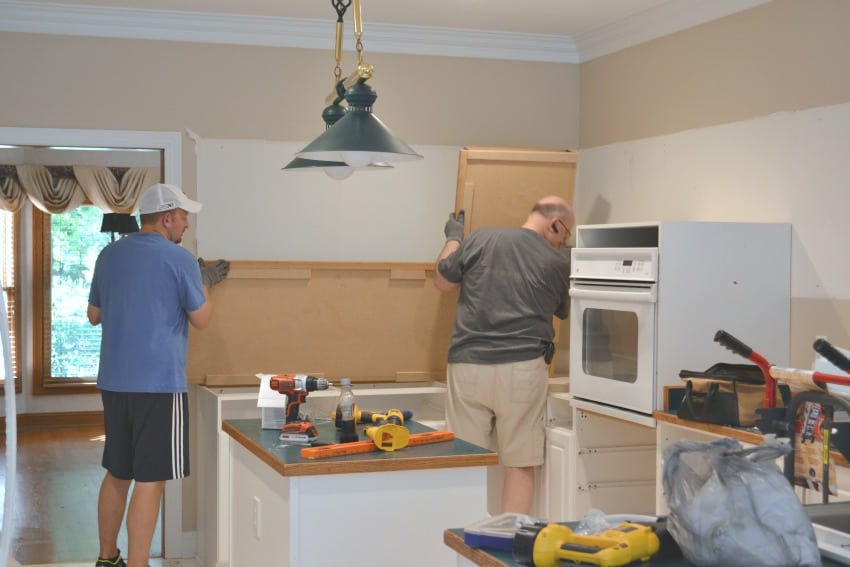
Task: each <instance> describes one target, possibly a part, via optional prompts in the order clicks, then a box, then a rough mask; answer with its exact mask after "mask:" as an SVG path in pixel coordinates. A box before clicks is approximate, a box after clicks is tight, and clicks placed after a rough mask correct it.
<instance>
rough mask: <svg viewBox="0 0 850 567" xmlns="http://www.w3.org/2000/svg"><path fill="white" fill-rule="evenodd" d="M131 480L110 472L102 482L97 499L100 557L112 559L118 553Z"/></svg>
mask: <svg viewBox="0 0 850 567" xmlns="http://www.w3.org/2000/svg"><path fill="white" fill-rule="evenodd" d="M130 482H131V481H129V480H121V479H118V478H115V477H114V476H112V473H110V472H108V471H107V473H106V475H104V477H103V482H102V483H101V484H100V494H99V496H98V499H97V532H98V537H99V539H100V557H102V558H104V559H111V558H112V557H115V556H116V555H118V532H119V531H121V522H122V521H123V520H124V509H125V508H126V507H127V492H128V491H129V489H130Z"/></svg>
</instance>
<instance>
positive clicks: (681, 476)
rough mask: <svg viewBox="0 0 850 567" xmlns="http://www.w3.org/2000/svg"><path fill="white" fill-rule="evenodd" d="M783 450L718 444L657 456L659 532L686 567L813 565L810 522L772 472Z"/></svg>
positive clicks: (770, 445)
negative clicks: (664, 512)
mask: <svg viewBox="0 0 850 567" xmlns="http://www.w3.org/2000/svg"><path fill="white" fill-rule="evenodd" d="M790 450H791V446H790V445H789V444H788V443H781V442H780V441H779V440H777V439H776V438H775V437H773V436H766V437H765V440H764V443H763V444H761V445H758V446H756V447H753V448H750V449H744V448H743V447H742V445H741V443H739V442H738V441H736V440H734V439H730V438H728V437H724V438H721V439H718V440H716V441H712V442H710V443H701V442H697V441H690V440H682V441H677V442H676V443H674V444H672V445H670V446H669V447H667V448H666V449H665V450H664V471H663V476H662V487H663V490H664V496H665V497H666V498H667V506H668V508H669V509H670V513H669V515H668V516H667V530H668V531H669V533H670V535H671V536H673V539H674V540H676V543H677V544H679V548H680V549H681V550H682V554H683V555H684V556H685V559H687V560H688V562H689V563H690V564H692V565H697V566H700V567H720V566H722V567H753V566H755V565H758V566H759V567H796V566H808V567H815V566H820V565H821V559H820V551H819V550H818V545H817V540H816V538H815V533H814V529H813V528H812V522H811V520H810V519H809V517H808V515H807V514H806V511H805V509H804V508H803V505H802V504H801V503H800V501H799V499H798V498H797V496H796V494H795V493H794V489H793V487H792V486H791V483H789V482H788V480H787V479H786V478H785V476H784V475H783V474H782V471H780V470H779V467H778V466H777V464H776V460H777V459H778V458H780V457H783V456H785V455H787V454H788V452H789V451H790Z"/></svg>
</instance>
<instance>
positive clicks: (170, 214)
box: [88, 183, 230, 567]
mask: <svg viewBox="0 0 850 567" xmlns="http://www.w3.org/2000/svg"><path fill="white" fill-rule="evenodd" d="M200 210H201V204H200V203H198V202H197V201H193V200H191V199H189V198H188V197H187V196H186V195H185V194H184V193H183V191H182V190H181V189H180V188H179V187H175V186H173V185H166V184H164V183H158V184H156V185H153V186H151V187H149V188H147V189H146V190H145V191H144V192H143V193H142V194H141V196H140V197H139V218H140V220H141V229H140V231H139V232H137V233H133V234H130V235H128V236H126V237H125V238H121V239H120V240H118V241H116V242H113V243H111V244H109V245H108V246H107V247H106V248H104V249H103V250H102V251H101V253H100V255H99V256H98V258H97V262H96V264H95V268H94V275H93V276H92V284H91V290H90V292H89V306H88V318H89V322H91V324H92V325H98V324H99V325H101V326H102V338H101V346H100V367H99V369H98V373H97V387H98V388H99V389H100V390H101V397H102V400H103V422H104V432H105V433H106V443H105V445H104V449H103V467H104V468H105V469H106V475H105V476H104V478H103V483H102V484H101V487H100V496H99V498H98V506H97V510H98V532H99V537H100V553H99V557H98V560H97V563H96V567H124V566H125V565H129V566H130V567H136V566H139V567H142V566H147V564H148V558H149V555H150V546H151V540H152V538H153V533H154V530H155V529H156V522H157V518H158V516H159V505H160V501H161V499H162V493H163V490H164V488H165V481H166V480H171V479H176V478H183V477H185V476H188V474H189V443H188V441H189V428H188V423H189V414H188V397H187V379H186V347H187V339H188V335H189V324H191V325H192V326H193V327H195V328H196V329H204V328H206V327H207V326H208V325H209V323H210V319H211V316H212V304H211V303H210V301H209V288H211V287H212V286H213V285H215V284H216V283H218V282H220V281H221V280H223V279H224V278H225V277H226V276H227V272H228V271H229V269H230V263H229V262H227V261H225V260H218V261H216V262H213V263H210V264H208V265H207V264H205V263H204V262H203V260H196V259H195V257H194V256H193V255H192V254H191V253H190V252H189V251H187V250H186V249H184V248H183V247H181V246H176V245H177V244H179V243H180V242H181V240H182V239H183V233H184V232H185V231H186V229H187V228H189V213H197V212H199V211H200ZM133 481H135V486H134V488H133V493H132V497H131V499H130V506H129V509H127V533H128V540H129V542H128V543H129V549H128V550H127V552H128V555H127V562H126V563H125V562H124V560H123V559H122V558H121V553H120V551H119V550H118V532H119V531H120V529H121V522H122V520H123V518H124V512H125V508H127V496H128V493H129V490H130V484H131V483H132V482H133Z"/></svg>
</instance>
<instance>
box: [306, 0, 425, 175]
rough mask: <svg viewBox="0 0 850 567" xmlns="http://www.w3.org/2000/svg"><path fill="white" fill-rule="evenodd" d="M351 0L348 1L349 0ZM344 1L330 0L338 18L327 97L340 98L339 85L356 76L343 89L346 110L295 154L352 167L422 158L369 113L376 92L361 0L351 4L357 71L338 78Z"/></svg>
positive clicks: (354, 0)
mask: <svg viewBox="0 0 850 567" xmlns="http://www.w3.org/2000/svg"><path fill="white" fill-rule="evenodd" d="M351 1H352V0H348V3H351ZM342 3H343V0H331V4H332V5H333V6H334V7H335V8H336V10H337V14H338V16H339V18H338V20H337V70H336V78H337V81H336V83H335V85H336V87H335V88H336V93H332V94H331V95H330V97H329V98H333V99H334V100H337V101H338V100H339V91H340V90H341V88H342V86H344V85H345V84H346V82H347V81H350V80H351V79H352V77H355V75H356V79H355V80H354V82H353V84H351V85H348V86H347V88H346V89H345V90H344V95H343V98H344V99H345V102H346V103H347V104H348V110H347V111H346V112H345V115H344V116H343V117H342V118H340V119H339V120H338V121H337V122H336V123H334V124H333V126H330V127H329V128H327V129H326V130H325V132H324V133H323V134H321V135H320V136H319V137H318V138H316V139H315V140H313V141H312V142H311V143H310V144H308V145H307V146H306V147H305V148H304V149H303V150H301V151H300V152H298V153H296V154H295V155H296V157H298V158H302V159H308V160H317V161H325V162H343V163H345V164H346V165H347V166H349V167H352V168H362V167H368V166H370V165H373V166H374V165H378V164H384V165H386V164H389V163H392V162H396V161H410V160H415V159H422V156H421V155H419V154H417V153H416V152H415V151H414V150H413V149H412V148H411V147H410V146H408V145H407V144H406V143H405V142H404V141H403V140H402V139H400V138H398V137H397V136H396V135H395V134H393V133H392V131H391V130H390V129H389V128H387V127H386V126H385V125H384V123H383V122H381V121H380V120H379V119H378V117H377V116H375V115H374V114H373V113H372V105H373V103H374V102H375V100H376V99H377V97H378V95H377V94H376V93H375V91H374V90H373V89H372V87H370V86H369V85H366V80H367V79H369V78H370V77H371V76H372V73H373V69H372V66H371V65H367V64H366V63H364V61H363V42H362V36H363V22H362V18H361V15H360V0H353V3H354V37H355V39H356V49H357V72H356V74H355V75H352V77H349V79H347V81H342V82H341V81H339V76H340V73H339V71H338V69H339V58H340V54H341V39H340V36H341V29H342V14H343V13H344V12H345V8H346V7H347V4H346V5H345V7H342V8H341V4H342Z"/></svg>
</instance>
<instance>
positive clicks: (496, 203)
mask: <svg viewBox="0 0 850 567" xmlns="http://www.w3.org/2000/svg"><path fill="white" fill-rule="evenodd" d="M577 165H578V153H577V152H573V151H570V150H558V149H527V148H479V147H466V148H463V149H462V150H460V157H459V160H458V176H457V197H456V201H455V210H460V209H464V210H465V211H466V213H465V214H466V233H467V234H469V232H471V231H473V230H475V229H477V228H480V227H482V226H520V225H522V223H524V222H525V219H526V217H528V213H529V212H531V207H532V206H533V205H534V203H535V202H536V201H537V200H538V199H540V198H541V197H545V196H546V195H560V196H561V197H563V198H564V199H566V201H567V202H568V203H570V204H572V203H573V192H574V189H575V180H576V166H577Z"/></svg>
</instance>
